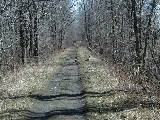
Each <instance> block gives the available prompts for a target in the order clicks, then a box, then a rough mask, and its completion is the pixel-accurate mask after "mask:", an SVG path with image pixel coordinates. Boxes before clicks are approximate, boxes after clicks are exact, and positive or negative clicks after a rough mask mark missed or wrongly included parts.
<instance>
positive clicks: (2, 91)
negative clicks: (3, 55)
mask: <svg viewBox="0 0 160 120" xmlns="http://www.w3.org/2000/svg"><path fill="white" fill-rule="evenodd" d="M71 51H73V48H68V49H65V50H63V51H61V52H57V53H56V54H53V55H51V56H50V58H49V59H48V60H46V61H43V62H40V63H39V64H38V65H34V66H32V65H31V64H28V65H26V66H25V67H23V68H21V69H19V70H18V71H16V72H11V71H9V72H8V73H7V74H6V75H5V76H3V77H2V80H1V81H0V82H1V84H0V85H1V86H0V114H1V115H0V119H3V116H6V115H9V116H12V114H11V112H13V111H14V112H15V111H18V110H24V109H27V108H28V107H31V106H32V103H33V102H34V101H33V100H32V99H30V98H29V97H28V96H30V95H36V94H39V91H43V88H44V87H45V85H46V84H47V83H48V81H49V80H50V79H51V78H52V77H53V76H54V75H55V74H56V73H57V72H58V71H59V69H60V68H61V67H62V65H63V62H64V61H65V59H67V57H68V55H69V54H70V53H71ZM16 116H19V115H17V114H16V115H15V114H14V118H16ZM12 117H13V116H12Z"/></svg>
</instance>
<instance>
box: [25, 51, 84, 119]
mask: <svg viewBox="0 0 160 120" xmlns="http://www.w3.org/2000/svg"><path fill="white" fill-rule="evenodd" d="M76 56H77V52H76V51H74V52H72V53H71V54H70V55H69V57H68V59H67V60H66V61H65V62H64V65H63V67H62V68H61V70H60V71H59V73H58V74H57V75H56V76H55V77H54V78H53V79H52V80H51V81H50V82H49V83H48V85H46V89H45V90H44V91H43V92H42V93H41V94H39V95H33V96H31V97H32V98H34V99H36V102H34V104H33V108H32V109H30V110H29V111H31V114H30V115H29V116H28V117H27V119H28V120H32V119H33V120H85V118H84V101H83V96H82V88H83V87H82V84H81V82H80V76H79V68H78V64H77V62H76V60H75V59H76Z"/></svg>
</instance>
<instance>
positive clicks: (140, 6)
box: [81, 0, 160, 88]
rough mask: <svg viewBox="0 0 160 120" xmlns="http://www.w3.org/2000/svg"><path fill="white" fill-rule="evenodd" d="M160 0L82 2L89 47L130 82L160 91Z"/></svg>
mask: <svg viewBox="0 0 160 120" xmlns="http://www.w3.org/2000/svg"><path fill="white" fill-rule="evenodd" d="M159 4H160V3H159V1H158V0H151V1H148V0H99V1H98V0H83V2H82V4H81V11H83V12H82V13H81V14H83V16H84V17H83V20H81V22H82V23H83V27H84V31H85V37H86V43H87V44H88V47H90V48H91V49H93V50H95V51H97V52H99V53H100V54H102V53H103V55H102V56H103V57H105V58H110V59H112V61H113V62H114V63H116V64H117V65H118V66H120V68H122V71H125V73H126V74H128V75H129V76H130V78H134V80H136V81H137V82H139V83H141V84H142V82H143V81H144V82H146V81H147V82H148V81H149V82H150V83H152V84H153V85H154V87H156V88H159V73H160V68H159V65H160V59H159V58H160V57H159V53H160V51H159V49H160V47H159V46H160V43H159V40H160V32H159V30H160V26H159V25H160V18H159V13H160V11H159V9H160V8H159Z"/></svg>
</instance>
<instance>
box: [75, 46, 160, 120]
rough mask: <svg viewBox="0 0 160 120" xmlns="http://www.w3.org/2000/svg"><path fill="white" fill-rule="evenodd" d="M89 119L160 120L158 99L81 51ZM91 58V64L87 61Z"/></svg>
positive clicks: (98, 59)
mask: <svg viewBox="0 0 160 120" xmlns="http://www.w3.org/2000/svg"><path fill="white" fill-rule="evenodd" d="M78 55H79V57H78V58H79V60H78V62H79V63H80V71H81V74H82V75H83V78H82V82H83V85H84V89H85V93H86V96H87V97H86V107H88V110H89V112H88V113H87V116H88V119H89V120H108V119H109V120H152V119H154V120H159V118H160V109H159V107H160V103H158V98H156V97H155V96H150V95H149V94H147V93H145V92H144V91H143V89H142V87H141V86H139V85H137V84H134V83H132V82H131V81H129V80H128V79H126V80H124V79H125V78H124V77H123V78H122V77H121V76H120V75H118V74H117V73H116V72H115V71H114V68H113V67H114V66H110V65H109V64H106V63H105V62H104V61H101V60H100V58H98V57H97V56H95V55H93V54H92V53H91V52H90V51H89V50H87V49H86V48H84V47H80V48H79V51H78ZM88 56H90V57H89V61H85V59H86V58H87V57H88Z"/></svg>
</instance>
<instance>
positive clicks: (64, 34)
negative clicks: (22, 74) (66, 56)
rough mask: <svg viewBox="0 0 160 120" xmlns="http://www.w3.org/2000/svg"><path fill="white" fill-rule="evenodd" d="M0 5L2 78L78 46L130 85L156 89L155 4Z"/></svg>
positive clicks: (36, 1) (30, 1) (53, 1)
mask: <svg viewBox="0 0 160 120" xmlns="http://www.w3.org/2000/svg"><path fill="white" fill-rule="evenodd" d="M0 5H1V8H0V9H1V10H0V12H1V17H0V21H1V24H0V31H1V32H0V40H1V42H0V49H1V50H0V68H1V71H2V72H3V73H4V74H5V73H6V72H7V71H8V70H11V71H14V70H15V69H18V68H19V67H20V66H25V65H26V64H28V63H35V64H37V63H38V61H39V60H43V59H47V57H48V56H49V55H50V53H53V52H54V51H56V50H61V49H63V48H65V47H67V46H71V45H73V43H74V42H75V41H76V40H78V41H79V40H81V41H82V42H83V43H85V45H86V46H87V47H88V48H91V49H93V50H95V51H96V52H97V53H99V54H101V56H103V57H104V58H107V59H108V58H109V59H110V60H111V61H112V63H114V64H116V65H117V66H118V67H120V69H121V70H122V71H123V72H125V73H126V74H127V76H129V77H130V78H131V79H134V80H135V81H136V82H139V83H140V84H144V83H145V82H149V83H151V84H153V85H154V86H155V87H156V88H157V89H159V77H160V75H159V73H160V67H159V65H160V55H159V54H160V51H159V49H160V42H159V40H160V18H159V14H160V2H159V1H158V0H151V1H149V0H79V1H74V0H72V1H71V0H49V1H45V0H2V1H1V3H0ZM143 86H145V85H143Z"/></svg>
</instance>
